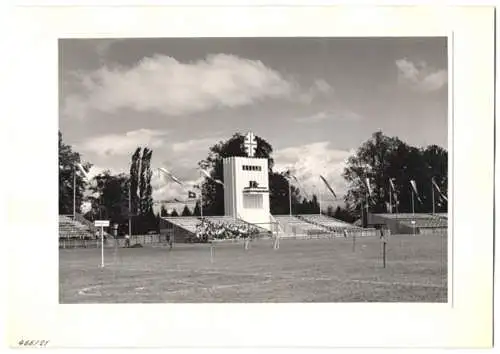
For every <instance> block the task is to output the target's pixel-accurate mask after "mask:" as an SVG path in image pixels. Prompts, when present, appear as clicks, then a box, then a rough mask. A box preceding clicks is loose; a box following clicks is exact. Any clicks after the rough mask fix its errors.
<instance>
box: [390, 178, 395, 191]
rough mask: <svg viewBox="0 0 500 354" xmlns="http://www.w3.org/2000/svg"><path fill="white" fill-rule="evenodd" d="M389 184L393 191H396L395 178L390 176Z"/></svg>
mask: <svg viewBox="0 0 500 354" xmlns="http://www.w3.org/2000/svg"><path fill="white" fill-rule="evenodd" d="M389 184H390V186H391V188H392V191H393V192H396V187H395V186H394V178H389Z"/></svg>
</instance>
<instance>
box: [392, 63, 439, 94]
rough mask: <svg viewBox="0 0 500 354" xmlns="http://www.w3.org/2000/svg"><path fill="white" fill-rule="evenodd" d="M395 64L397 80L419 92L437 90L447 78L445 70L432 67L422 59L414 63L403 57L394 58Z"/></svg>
mask: <svg viewBox="0 0 500 354" xmlns="http://www.w3.org/2000/svg"><path fill="white" fill-rule="evenodd" d="M396 66H397V68H398V78H399V81H400V82H401V83H404V84H408V85H410V86H411V87H413V88H415V89H416V90H418V91H421V92H431V91H437V90H439V89H440V88H442V87H443V86H444V85H445V84H446V83H447V80H448V73H447V71H446V70H435V69H432V68H430V67H429V66H428V65H427V63H426V62H424V61H421V62H419V63H417V64H416V63H414V62H412V61H410V60H408V59H407V58H404V59H399V60H396Z"/></svg>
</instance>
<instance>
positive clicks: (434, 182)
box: [431, 177, 448, 201]
mask: <svg viewBox="0 0 500 354" xmlns="http://www.w3.org/2000/svg"><path fill="white" fill-rule="evenodd" d="M431 181H432V185H433V186H434V188H436V190H437V191H438V193H439V196H440V197H441V198H443V199H444V200H446V201H448V198H447V197H446V196H445V195H444V194H443V192H441V189H440V188H439V186H438V185H437V183H436V181H435V180H434V177H432V178H431Z"/></svg>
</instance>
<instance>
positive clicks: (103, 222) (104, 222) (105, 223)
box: [94, 220, 109, 268]
mask: <svg viewBox="0 0 500 354" xmlns="http://www.w3.org/2000/svg"><path fill="white" fill-rule="evenodd" d="M94 225H95V226H96V227H100V228H101V268H104V228H105V227H109V220H95V221H94Z"/></svg>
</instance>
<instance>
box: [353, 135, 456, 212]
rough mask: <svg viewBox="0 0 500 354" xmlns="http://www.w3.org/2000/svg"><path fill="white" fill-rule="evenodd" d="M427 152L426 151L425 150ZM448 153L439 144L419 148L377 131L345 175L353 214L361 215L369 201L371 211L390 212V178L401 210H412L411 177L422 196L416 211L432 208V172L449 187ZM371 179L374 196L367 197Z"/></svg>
mask: <svg viewBox="0 0 500 354" xmlns="http://www.w3.org/2000/svg"><path fill="white" fill-rule="evenodd" d="M426 151H427V152H426ZM445 161H447V152H446V151H445V150H444V149H442V148H439V147H437V146H430V147H428V148H427V149H419V148H416V147H412V146H409V145H407V144H406V143H404V142H402V141H401V140H400V139H399V138H397V137H388V136H385V135H384V134H383V133H382V132H380V131H378V132H375V133H374V134H373V135H372V137H371V138H370V139H369V140H368V141H366V142H365V143H363V144H362V145H361V146H360V147H359V149H358V150H357V151H356V154H355V155H353V156H351V157H349V158H348V160H347V167H346V168H345V170H344V172H343V177H344V178H345V179H346V181H347V182H348V185H349V190H348V192H347V195H346V197H345V201H346V202H347V203H349V204H350V205H352V207H350V208H351V212H352V214H353V216H354V217H361V216H362V214H363V212H362V211H363V210H366V209H365V205H366V202H367V201H368V204H369V211H370V212H372V213H384V212H387V205H386V203H387V202H389V190H390V189H389V179H390V178H392V179H393V180H394V185H395V187H396V194H397V197H398V200H399V206H398V211H399V212H410V211H412V208H411V195H412V193H411V189H410V183H409V181H410V180H415V182H416V184H417V186H418V187H419V194H420V197H421V199H422V204H420V203H419V202H418V201H417V199H415V212H429V211H430V210H431V207H432V206H431V204H432V202H431V201H430V199H431V198H430V193H431V189H430V186H431V182H430V179H431V174H436V175H437V176H438V177H437V178H438V180H439V183H440V184H441V185H442V186H443V188H444V187H445V186H446V178H445V177H444V176H446V174H447V162H445ZM367 178H368V179H369V181H370V186H371V189H372V196H371V197H369V196H368V189H367V185H366V183H365V181H366V179H367Z"/></svg>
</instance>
